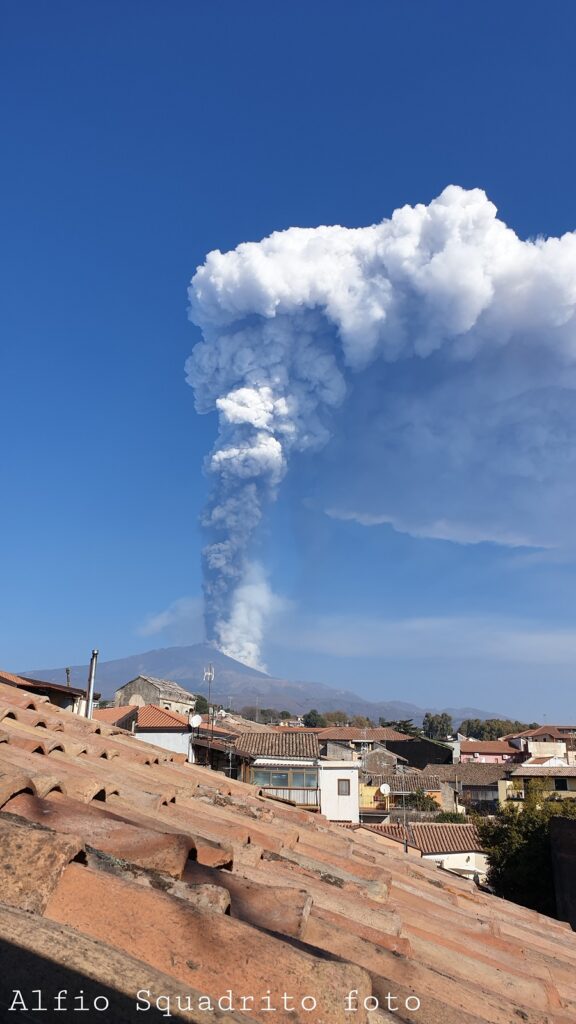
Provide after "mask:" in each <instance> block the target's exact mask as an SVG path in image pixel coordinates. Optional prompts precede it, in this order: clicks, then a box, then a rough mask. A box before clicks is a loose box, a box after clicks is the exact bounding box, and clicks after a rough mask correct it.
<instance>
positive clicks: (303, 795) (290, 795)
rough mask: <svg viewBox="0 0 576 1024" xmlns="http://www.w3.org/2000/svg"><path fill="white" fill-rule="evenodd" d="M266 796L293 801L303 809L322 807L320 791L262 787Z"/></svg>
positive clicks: (286, 787)
mask: <svg viewBox="0 0 576 1024" xmlns="http://www.w3.org/2000/svg"><path fill="white" fill-rule="evenodd" d="M260 789H261V790H262V793H263V794H264V796H274V797H276V799H278V800H291V801H292V802H293V803H295V804H300V805H301V806H303V807H319V806H320V790H319V789H304V788H299V789H293V788H292V787H288V786H260Z"/></svg>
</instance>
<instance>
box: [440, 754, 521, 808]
mask: <svg viewBox="0 0 576 1024" xmlns="http://www.w3.org/2000/svg"><path fill="white" fill-rule="evenodd" d="M513 767H514V766H513V765H507V764H478V763H476V762H468V763H466V764H442V765H440V764H430V765H428V766H427V768H425V769H424V771H425V773H429V774H432V773H434V774H436V775H437V776H438V777H439V779H440V787H441V793H442V809H443V810H445V811H458V810H460V809H471V810H476V811H480V812H483V813H491V812H493V811H495V810H497V808H498V805H499V802H500V793H499V789H498V785H499V783H500V781H501V780H502V779H505V778H507V776H508V775H509V774H510V772H511V770H512V768H513Z"/></svg>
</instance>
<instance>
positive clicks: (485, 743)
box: [460, 740, 518, 754]
mask: <svg viewBox="0 0 576 1024" xmlns="http://www.w3.org/2000/svg"><path fill="white" fill-rule="evenodd" d="M460 753H462V754H517V753H518V747H513V746H512V744H511V743H507V742H506V741H505V740H462V742H461V743H460Z"/></svg>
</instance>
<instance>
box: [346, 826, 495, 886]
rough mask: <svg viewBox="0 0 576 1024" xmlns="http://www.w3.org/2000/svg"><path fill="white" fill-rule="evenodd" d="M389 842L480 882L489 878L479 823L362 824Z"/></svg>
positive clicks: (382, 839)
mask: <svg viewBox="0 0 576 1024" xmlns="http://www.w3.org/2000/svg"><path fill="white" fill-rule="evenodd" d="M361 827H362V828H366V829H369V830H371V831H373V832H374V833H375V834H376V835H377V836H379V837H381V838H380V841H381V842H384V843H386V844H387V845H390V844H396V846H399V847H401V848H402V849H403V850H405V852H407V853H412V854H414V853H417V854H419V856H420V857H422V858H423V859H424V860H429V861H433V862H434V863H435V864H437V865H438V867H441V868H444V870H445V871H453V872H454V873H455V874H457V875H461V876H462V877H464V878H471V879H474V880H476V881H479V882H484V881H485V880H486V874H487V871H488V860H487V857H486V854H485V852H484V850H483V848H482V843H481V841H480V836H479V834H478V830H477V828H476V826H475V825H468V824H456V823H452V822H450V823H448V822H442V823H440V822H411V823H410V824H408V825H402V824H390V825H362V826H361Z"/></svg>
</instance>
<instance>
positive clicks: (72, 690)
mask: <svg viewBox="0 0 576 1024" xmlns="http://www.w3.org/2000/svg"><path fill="white" fill-rule="evenodd" d="M0 682H1V683H8V684H9V685H12V686H19V687H20V688H21V689H23V690H26V689H27V690H47V691H48V692H50V691H53V692H55V693H67V694H69V696H71V697H81V696H83V695H84V694H85V692H86V689H85V687H78V686H67V685H66V683H49V682H47V681H46V680H44V679H31V678H30V677H29V676H17V675H14V673H13V672H4V671H2V672H0Z"/></svg>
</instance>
